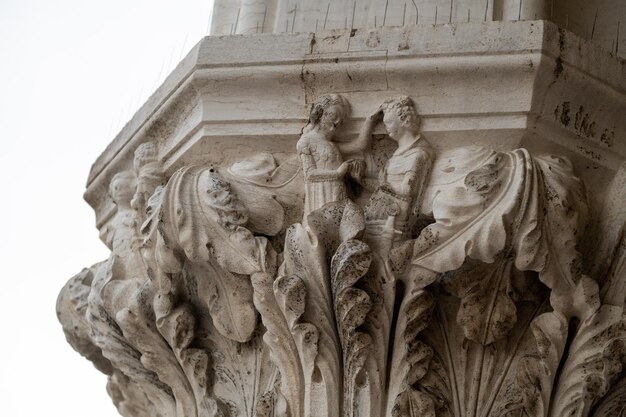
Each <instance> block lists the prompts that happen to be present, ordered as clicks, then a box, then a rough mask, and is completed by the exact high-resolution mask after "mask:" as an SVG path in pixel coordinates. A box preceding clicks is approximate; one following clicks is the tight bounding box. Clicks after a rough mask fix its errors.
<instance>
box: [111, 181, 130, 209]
mask: <svg viewBox="0 0 626 417" xmlns="http://www.w3.org/2000/svg"><path fill="white" fill-rule="evenodd" d="M109 192H110V193H111V198H112V199H113V201H114V202H115V203H116V204H120V203H124V202H126V203H129V202H130V200H132V198H133V195H134V194H135V180H134V178H133V177H131V176H128V175H119V176H115V177H114V178H113V179H112V180H111V186H110V187H109Z"/></svg>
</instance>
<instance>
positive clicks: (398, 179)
mask: <svg viewBox="0 0 626 417" xmlns="http://www.w3.org/2000/svg"><path fill="white" fill-rule="evenodd" d="M379 112H380V113H382V115H383V117H382V120H383V123H384V125H385V129H386V130H387V133H388V134H389V137H390V138H391V139H393V140H394V141H396V142H397V143H398V148H397V149H396V150H395V152H394V153H393V154H392V155H391V157H390V158H389V160H388V161H387V163H386V164H385V166H384V168H383V169H382V171H381V172H380V175H379V185H378V187H377V189H376V190H375V191H374V193H373V194H372V196H371V197H370V200H369V202H368V203H367V205H366V209H365V215H366V221H367V223H368V234H370V235H376V234H380V233H382V231H383V229H385V230H386V229H389V228H390V227H393V229H394V230H395V232H396V234H399V237H396V240H404V239H408V238H410V237H411V229H412V226H413V225H414V223H415V221H416V218H417V215H418V213H419V205H420V201H421V195H422V192H423V190H424V187H425V185H426V182H427V180H428V175H429V172H430V167H431V165H432V161H433V159H434V151H433V149H432V147H431V146H430V144H429V143H428V142H427V141H426V139H424V138H423V137H422V136H421V134H420V118H419V116H418V114H417V112H416V110H415V106H414V104H413V102H412V101H411V99H410V98H409V97H406V96H400V97H394V98H390V99H388V100H385V102H383V104H381V106H380V109H379ZM371 119H373V120H376V118H375V117H373V118H370V119H368V120H371ZM366 126H367V128H368V129H369V133H370V135H371V130H372V127H371V121H368V122H366ZM364 130H366V129H364Z"/></svg>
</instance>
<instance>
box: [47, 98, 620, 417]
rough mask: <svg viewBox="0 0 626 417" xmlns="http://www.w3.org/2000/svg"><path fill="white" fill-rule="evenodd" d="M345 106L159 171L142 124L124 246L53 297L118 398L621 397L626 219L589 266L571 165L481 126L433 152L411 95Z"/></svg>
mask: <svg viewBox="0 0 626 417" xmlns="http://www.w3.org/2000/svg"><path fill="white" fill-rule="evenodd" d="M348 116H349V103H348V102H347V100H346V99H345V98H344V97H342V96H340V95H338V94H329V95H326V96H322V97H320V98H319V99H318V100H316V101H315V102H314V103H313V106H312V109H311V114H310V119H309V123H308V124H307V126H306V127H305V128H304V129H303V131H302V136H301V137H300V140H299V141H298V143H297V144H296V147H295V150H296V154H295V155H290V156H287V157H285V156H284V155H281V156H280V158H279V157H276V158H274V156H273V155H271V154H269V153H263V154H261V155H258V156H252V157H246V158H245V159H244V160H242V161H239V162H236V163H235V164H233V165H231V167H230V168H226V167H212V166H186V167H183V168H181V169H179V170H178V171H176V172H174V173H173V174H172V175H171V176H170V178H169V179H168V180H167V181H165V180H166V178H165V174H164V172H163V170H162V167H161V165H160V163H159V162H158V152H157V150H158V147H157V146H156V145H153V144H144V145H145V146H144V145H142V146H140V147H139V148H138V151H137V155H138V157H137V158H135V161H134V162H135V165H136V166H135V167H134V171H132V172H131V171H124V172H121V173H119V174H118V175H116V176H115V177H114V178H113V180H112V181H111V195H112V197H113V200H114V202H115V204H116V209H117V211H116V213H115V215H114V217H113V218H112V219H111V220H110V221H109V222H108V224H106V225H105V227H104V228H103V230H102V236H103V237H104V239H105V241H106V243H107V245H108V246H109V247H110V248H111V251H112V254H111V257H110V258H109V260H107V261H105V262H103V263H101V264H99V265H95V266H94V267H92V269H91V270H88V272H85V273H83V274H81V275H79V276H77V277H76V278H75V279H73V280H72V281H71V282H72V285H76V286H75V287H74V286H73V287H71V288H70V287H69V286H68V287H67V288H66V289H64V291H63V293H62V296H61V297H60V299H59V317H60V320H61V321H62V323H63V325H64V330H65V331H66V332H67V333H68V340H70V342H71V343H72V344H73V345H74V346H75V347H76V348H77V350H79V351H80V352H81V353H82V354H84V355H85V356H86V357H88V358H89V359H90V360H92V361H93V362H94V363H95V364H96V365H97V366H98V367H99V368H100V369H102V370H103V371H105V372H106V373H107V374H109V386H108V389H109V391H110V393H111V396H112V398H113V399H114V402H115V403H116V405H117V407H118V409H119V411H120V412H121V413H122V414H123V415H125V416H127V417H144V416H147V415H155V416H160V417H183V416H185V417H189V416H191V417H214V416H215V417H336V416H339V415H343V416H346V417H357V416H358V417H392V416H393V417H405V416H406V417H409V416H416V417H417V416H432V417H451V416H453V415H455V416H456V415H458V416H461V415H467V416H471V417H492V416H507V417H513V416H524V415H528V416H534V417H561V416H563V415H569V414H570V413H573V415H579V416H581V417H586V416H588V415H590V414H592V413H593V412H594V410H595V411H597V410H602V407H605V408H606V407H609V406H608V405H605V403H603V402H602V398H603V397H604V396H611V395H613V396H614V397H615V398H618V397H619V392H618V391H616V390H617V388H615V386H614V385H613V384H614V383H615V381H616V380H618V379H619V378H620V377H621V376H622V375H623V372H624V371H623V369H624V368H623V365H624V356H626V355H625V354H624V351H625V350H626V349H625V347H624V346H625V344H626V336H625V333H626V330H625V324H624V323H625V321H624V317H623V303H622V302H621V301H622V300H623V298H624V297H623V294H613V293H612V292H611V291H618V292H619V291H620V290H623V288H626V287H625V286H624V285H625V284H624V277H623V274H624V268H623V265H624V253H626V251H624V249H623V248H624V245H623V232H621V233H622V234H621V235H619V236H621V237H620V239H622V240H621V246H620V245H617V246H616V247H615V248H613V249H612V248H603V251H605V252H606V253H611V254H612V255H613V260H612V264H610V265H608V264H607V265H605V263H606V262H603V265H602V267H603V271H604V269H606V271H604V272H605V274H604V275H603V276H601V277H598V276H595V275H593V271H594V268H595V267H594V268H588V269H583V268H584V267H583V263H582V259H583V255H582V254H581V252H580V251H581V249H580V245H579V243H580V240H581V238H582V237H583V233H585V224H586V221H587V218H588V217H589V213H588V209H587V202H586V195H585V189H584V186H583V183H582V181H581V180H580V179H579V178H577V177H576V175H575V174H574V169H573V166H572V164H571V163H570V162H569V161H568V160H567V159H565V158H562V157H554V156H549V157H543V156H535V155H531V153H530V152H529V151H528V150H526V149H515V150H510V151H498V152H496V151H491V150H489V149H485V148H476V147H467V148H463V149H460V150H459V152H456V153H454V152H453V153H451V154H446V155H445V157H444V156H441V155H438V156H437V158H441V159H442V160H443V161H441V160H440V161H439V162H437V160H436V159H435V152H434V148H433V147H431V145H430V143H429V142H428V141H427V140H426V139H425V138H424V137H423V136H422V135H421V133H420V122H419V116H418V114H417V112H416V111H415V107H414V104H413V103H412V100H411V99H410V98H408V97H395V98H392V99H388V100H386V101H384V102H383V104H382V105H381V106H380V107H379V108H378V109H377V110H376V111H375V112H374V113H373V114H372V115H371V116H369V117H367V118H366V120H365V123H364V125H363V129H362V130H361V132H360V134H359V136H358V137H357V138H353V139H345V140H344V139H342V140H336V139H335V136H337V135H341V134H343V132H342V131H341V130H339V126H341V124H342V122H343V121H344V119H346V118H347V117H348ZM379 122H382V123H383V124H384V125H385V128H386V130H387V133H388V135H387V140H388V141H389V142H391V143H392V145H393V146H395V145H396V144H397V147H395V148H394V149H395V150H393V152H387V153H386V154H384V155H382V154H380V153H378V154H372V153H373V152H382V151H381V149H383V147H382V146H372V142H373V141H375V140H376V137H377V136H375V135H373V132H374V127H375V126H376V124H378V123H379ZM375 149H378V150H377V151H375ZM437 152H440V151H439V150H438V151H437ZM444 153H445V151H444ZM279 160H280V161H281V162H280V164H277V161H279ZM372 161H375V164H372ZM457 166H458V167H459V173H455V167H457ZM378 170H379V171H380V172H377V171H378ZM432 176H435V178H434V179H433V178H432ZM431 208H432V210H431ZM303 213H304V214H303ZM431 214H432V216H431ZM613 235H615V233H613V234H612V236H613ZM613 237H614V236H613ZM613 237H612V238H611V239H613ZM609 246H610V245H609ZM586 255H587V254H586V253H585V256H586ZM605 267H606V268H605ZM596 269H597V268H596ZM598 283H601V284H602V290H601V291H599V289H598ZM81 299H82V300H83V302H81ZM85 300H86V301H85ZM550 307H551V309H550ZM259 318H260V320H259ZM612 387H613V388H612ZM618 387H619V385H618ZM616 392H617V393H616ZM607 398H608V397H607ZM598 412H599V411H598ZM600 415H602V414H600Z"/></svg>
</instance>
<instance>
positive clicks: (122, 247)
mask: <svg viewBox="0 0 626 417" xmlns="http://www.w3.org/2000/svg"><path fill="white" fill-rule="evenodd" d="M136 189H137V178H136V177H135V174H134V173H133V172H132V171H122V172H119V173H117V174H115V175H114V176H113V178H112V179H111V182H110V184H109V194H110V195H111V199H112V200H113V202H114V203H115V206H116V207H117V212H116V213H115V216H114V217H113V219H112V220H111V222H110V223H109V224H108V225H107V226H106V227H105V228H104V229H103V230H102V239H103V240H104V243H105V244H106V245H107V246H108V247H109V249H111V252H112V253H113V254H114V255H117V256H119V257H120V258H121V259H124V258H127V257H128V256H129V254H131V253H133V252H134V251H136V250H137V249H138V244H139V243H138V237H137V232H136V227H137V225H136V223H135V222H136V219H135V218H134V213H135V210H134V209H133V208H132V207H131V200H132V199H133V196H134V195H135V191H136ZM123 263H124V269H128V268H131V265H130V264H131V263H132V262H127V261H123ZM127 272H128V273H131V271H127Z"/></svg>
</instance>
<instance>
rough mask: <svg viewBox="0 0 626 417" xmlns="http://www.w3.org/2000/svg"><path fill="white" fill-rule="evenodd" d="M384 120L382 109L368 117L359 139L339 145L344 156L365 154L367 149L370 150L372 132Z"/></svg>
mask: <svg viewBox="0 0 626 417" xmlns="http://www.w3.org/2000/svg"><path fill="white" fill-rule="evenodd" d="M382 118H383V113H382V110H380V109H379V110H377V111H376V113H374V114H372V115H371V116H367V118H366V119H365V123H363V127H362V128H361V132H360V133H359V137H358V138H357V139H356V140H354V141H351V142H343V143H337V146H338V147H339V150H340V151H341V153H342V154H343V155H353V154H356V153H361V152H364V151H365V150H366V149H367V148H369V147H370V145H371V143H372V132H373V131H374V128H375V127H376V125H377V124H378V123H379V122H380V121H381V120H382Z"/></svg>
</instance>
